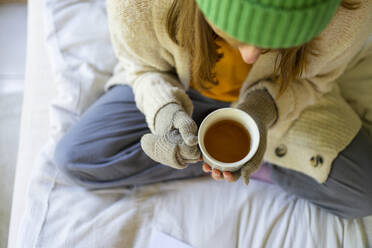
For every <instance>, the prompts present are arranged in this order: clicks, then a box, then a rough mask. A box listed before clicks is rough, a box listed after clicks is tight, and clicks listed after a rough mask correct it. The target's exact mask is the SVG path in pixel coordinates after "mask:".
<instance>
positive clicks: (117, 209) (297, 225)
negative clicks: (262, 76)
mask: <svg viewBox="0 0 372 248" xmlns="http://www.w3.org/2000/svg"><path fill="white" fill-rule="evenodd" d="M45 4H46V5H45V6H46V9H45V10H43V14H46V25H45V28H46V34H45V37H46V38H47V39H46V41H47V45H48V49H49V50H48V52H49V55H50V58H51V64H52V66H53V74H54V79H53V80H54V82H55V84H56V91H57V96H56V98H55V100H54V101H53V104H52V105H51V108H50V111H49V114H50V124H49V135H48V142H47V144H45V145H44V146H43V149H42V151H41V152H40V153H39V154H38V156H37V159H36V161H35V162H34V163H35V168H34V169H33V175H32V179H31V184H30V186H29V191H28V194H27V198H26V200H27V205H26V208H25V213H24V216H23V218H22V222H21V225H20V228H19V230H18V235H17V238H16V241H17V245H16V246H17V247H27V248H28V247H47V248H49V247H53V248H55V247H141V248H142V247H151V246H150V245H151V242H152V241H154V240H157V239H159V238H167V237H168V239H170V240H169V242H174V243H173V245H172V246H170V247H172V248H173V247H176V246H175V244H176V243H177V242H178V243H180V247H182V246H181V244H183V245H184V246H186V245H187V246H190V247H194V248H197V247H200V248H202V247H203V248H204V247H224V248H226V247H301V248H306V247H309V248H310V247H311V248H313V247H371V246H372V243H369V245H368V238H371V237H372V232H371V229H372V220H371V217H369V218H364V219H355V220H344V219H341V218H338V217H336V216H333V215H331V214H328V213H327V212H325V211H324V210H322V209H320V208H318V207H316V206H314V205H312V204H310V203H309V202H307V201H305V200H301V199H298V198H296V197H294V196H291V195H289V194H287V193H286V192H284V191H282V190H281V189H279V188H278V187H277V186H275V185H270V184H266V183H263V182H259V181H255V180H252V181H251V183H250V185H249V187H246V186H244V185H243V184H242V182H241V181H239V182H237V183H233V184H230V183H227V182H220V181H218V182H217V181H214V180H212V179H210V178H207V177H204V178H196V179H191V180H183V181H177V182H168V183H158V184H154V185H148V186H144V187H138V188H132V189H112V190H101V191H93V192H89V191H85V190H84V189H82V188H79V187H76V186H73V185H70V184H69V183H67V182H66V180H65V179H64V178H63V177H62V176H61V175H60V173H59V172H58V171H57V170H56V168H55V166H54V164H53V162H52V160H51V157H52V154H53V150H54V146H55V143H56V141H57V140H58V139H59V138H60V137H61V136H62V135H63V134H64V133H65V132H66V130H67V129H68V128H69V127H70V126H71V125H72V124H73V123H74V122H76V121H77V120H78V117H79V116H80V115H81V113H82V112H83V111H84V110H85V109H86V107H87V106H89V105H90V104H91V103H92V102H93V101H94V100H95V99H97V97H98V96H99V95H100V94H102V93H103V84H104V83H105V82H106V80H107V79H108V78H109V77H110V75H111V71H112V68H113V66H114V64H115V63H116V60H115V57H114V55H113V52H112V49H111V46H110V42H109V36H108V30H107V24H106V19H105V17H106V16H105V9H104V1H102V0H91V1H80V0H75V1H73V0H46V1H45ZM44 11H45V12H44ZM39 73H42V72H39ZM35 83H38V82H35ZM44 83H45V82H44ZM44 93H45V94H51V95H52V94H54V91H52V90H49V91H48V92H44ZM25 94H33V95H34V96H37V94H38V92H32V93H30V92H25ZM33 99H37V98H33ZM41 99H43V98H41ZM32 104H33V105H43V104H47V103H45V102H42V101H37V100H36V102H32ZM27 110H28V109H27V108H26V109H25V110H24V111H27ZM43 114H44V117H45V115H47V114H48V112H44V113H43ZM35 118H38V116H36V117H35ZM36 121H37V120H36ZM34 128H36V127H34ZM35 150H37V149H36V148H35ZM366 227H367V228H366ZM187 246H186V247H187ZM153 247H154V246H153ZM162 247H165V246H162Z"/></svg>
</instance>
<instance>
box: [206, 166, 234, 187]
mask: <svg viewBox="0 0 372 248" xmlns="http://www.w3.org/2000/svg"><path fill="white" fill-rule="evenodd" d="M203 171H204V172H205V173H209V172H212V173H211V176H212V178H213V179H214V180H222V179H225V180H226V181H228V182H230V183H232V182H235V181H237V180H238V179H239V175H240V173H231V172H230V171H224V172H221V171H220V170H217V169H213V170H212V168H211V167H210V166H209V165H208V164H206V163H204V164H203Z"/></svg>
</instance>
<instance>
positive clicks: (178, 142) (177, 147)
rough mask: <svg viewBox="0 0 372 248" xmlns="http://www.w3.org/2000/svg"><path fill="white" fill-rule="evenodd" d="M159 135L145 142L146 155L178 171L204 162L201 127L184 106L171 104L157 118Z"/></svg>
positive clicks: (146, 136)
mask: <svg viewBox="0 0 372 248" xmlns="http://www.w3.org/2000/svg"><path fill="white" fill-rule="evenodd" d="M154 126H155V133H154V134H153V133H150V134H145V135H144V136H143V137H142V138H141V146H142V149H143V150H144V152H145V153H146V154H147V155H148V156H149V157H150V158H152V159H153V160H155V161H157V162H159V163H162V164H164V165H168V166H170V167H173V168H175V169H184V168H185V167H186V166H187V164H190V163H196V162H199V161H200V150H199V147H198V136H197V135H198V134H197V133H198V127H197V125H196V123H195V122H194V120H193V119H192V118H191V117H190V116H189V115H188V114H187V113H186V112H185V111H184V109H183V108H182V106H181V105H179V104H176V103H170V104H167V105H165V106H164V107H162V108H161V109H160V110H159V111H158V113H157V115H156V117H155V125H154Z"/></svg>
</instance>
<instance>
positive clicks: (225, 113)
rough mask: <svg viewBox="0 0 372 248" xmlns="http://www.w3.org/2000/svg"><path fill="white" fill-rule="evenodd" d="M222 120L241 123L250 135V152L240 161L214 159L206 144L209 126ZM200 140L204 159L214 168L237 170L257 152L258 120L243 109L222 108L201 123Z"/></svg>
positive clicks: (258, 138)
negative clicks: (227, 161) (226, 161)
mask: <svg viewBox="0 0 372 248" xmlns="http://www.w3.org/2000/svg"><path fill="white" fill-rule="evenodd" d="M222 120H232V121H236V122H238V123H240V124H241V125H242V126H243V127H245V128H246V130H247V131H248V133H249V135H250V138H251V139H250V142H251V143H250V150H249V153H248V154H247V155H246V156H245V157H244V158H242V159H241V160H239V161H236V162H233V163H225V162H221V161H218V160H216V159H214V158H213V157H212V156H211V155H210V154H209V153H208V152H207V149H206V148H205V146H204V136H205V133H206V131H207V130H208V128H209V127H211V126H212V125H213V124H215V123H216V122H219V121H222ZM198 142H199V147H200V150H201V152H202V155H203V160H204V162H205V163H207V164H208V165H209V166H211V167H212V168H216V169H218V170H220V171H231V172H233V171H237V170H239V169H240V168H241V167H242V166H243V165H244V164H246V163H247V162H248V161H249V160H250V159H251V158H252V157H253V156H254V154H255V153H256V152H257V149H258V145H259V143H260V133H259V130H258V127H257V124H256V122H255V121H254V120H253V118H252V117H251V116H250V115H249V114H247V113H246V112H244V111H243V110H240V109H237V108H221V109H217V110H215V111H213V112H212V113H210V114H209V115H208V116H207V117H205V119H204V120H203V122H202V123H201V125H200V127H199V131H198Z"/></svg>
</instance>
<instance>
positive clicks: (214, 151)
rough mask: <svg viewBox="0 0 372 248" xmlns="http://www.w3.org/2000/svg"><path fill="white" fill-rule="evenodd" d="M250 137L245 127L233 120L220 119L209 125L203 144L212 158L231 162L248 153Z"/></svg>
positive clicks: (240, 158)
mask: <svg viewBox="0 0 372 248" xmlns="http://www.w3.org/2000/svg"><path fill="white" fill-rule="evenodd" d="M250 143H251V138H250V135H249V133H248V131H247V130H246V128H245V127H244V126H243V125H242V124H240V123H239V122H236V121H233V120H221V121H218V122H216V123H214V124H213V125H211V126H210V127H209V128H208V130H207V131H206V133H205V136H204V146H205V149H206V150H207V152H208V153H209V155H211V156H212V157H213V158H214V159H216V160H218V161H220V162H224V163H233V162H237V161H239V160H242V159H243V158H244V157H245V156H247V154H248V153H249V149H250Z"/></svg>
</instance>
